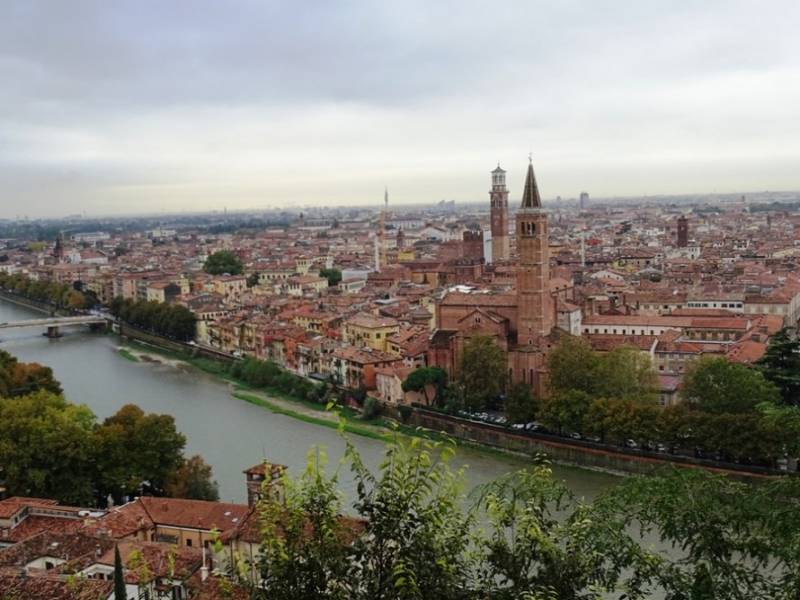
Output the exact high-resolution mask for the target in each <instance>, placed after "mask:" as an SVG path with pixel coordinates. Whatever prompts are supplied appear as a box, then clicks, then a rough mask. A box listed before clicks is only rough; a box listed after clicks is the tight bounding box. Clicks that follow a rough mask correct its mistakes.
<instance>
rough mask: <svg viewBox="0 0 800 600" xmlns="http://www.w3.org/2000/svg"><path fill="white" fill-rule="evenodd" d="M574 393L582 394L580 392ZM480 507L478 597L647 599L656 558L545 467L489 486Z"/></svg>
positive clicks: (621, 525) (607, 513)
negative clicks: (617, 595) (484, 528)
mask: <svg viewBox="0 0 800 600" xmlns="http://www.w3.org/2000/svg"><path fill="white" fill-rule="evenodd" d="M577 393H584V394H585V392H580V391H577ZM478 498H479V500H478V507H479V508H480V509H481V510H482V512H484V513H485V514H486V518H487V519H488V521H489V533H488V536H487V537H484V536H482V535H478V536H476V537H475V539H474V544H475V546H476V547H477V548H478V561H477V568H476V572H475V584H474V585H475V587H476V588H477V590H478V591H479V593H478V594H476V595H475V597H476V598H492V599H493V600H517V599H519V598H531V599H539V598H541V599H548V600H549V599H552V600H556V599H557V600H579V599H580V600H589V599H592V600H599V599H601V598H605V597H608V594H609V593H613V592H618V591H621V590H625V592H626V595H624V596H621V597H624V598H629V599H634V598H645V597H650V594H649V592H650V591H651V590H650V589H649V587H648V586H647V582H648V579H649V577H650V576H652V574H653V565H652V559H651V555H650V554H649V553H648V552H647V551H645V550H644V549H642V548H641V547H640V546H639V545H638V544H637V543H636V541H634V540H633V539H632V538H631V537H630V535H629V533H628V531H627V530H626V523H624V522H623V521H622V520H621V519H619V518H617V516H616V515H615V514H614V512H613V511H611V510H603V507H594V506H592V505H588V504H582V503H579V502H576V501H575V499H574V498H573V497H572V496H571V495H570V493H569V492H568V490H567V489H566V487H565V486H564V484H563V483H561V482H559V481H557V480H556V479H555V478H554V477H553V474H552V471H551V470H550V468H549V467H548V466H547V465H546V464H539V465H537V466H535V467H534V468H532V469H530V470H526V471H519V472H516V473H511V474H509V475H506V476H504V477H500V478H499V479H497V480H495V481H493V482H491V483H489V484H487V485H486V486H484V487H483V488H481V489H480V491H479V494H478Z"/></svg>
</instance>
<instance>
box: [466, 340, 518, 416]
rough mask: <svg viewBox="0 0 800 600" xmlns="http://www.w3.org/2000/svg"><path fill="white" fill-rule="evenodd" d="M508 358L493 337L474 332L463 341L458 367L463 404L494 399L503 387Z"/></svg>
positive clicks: (483, 404)
mask: <svg viewBox="0 0 800 600" xmlns="http://www.w3.org/2000/svg"><path fill="white" fill-rule="evenodd" d="M507 364H508V361H507V360H506V354H505V352H503V350H502V348H500V346H498V345H497V344H496V343H495V341H494V338H492V337H489V336H480V335H479V336H475V337H473V338H471V339H470V340H469V341H468V342H467V343H466V344H465V345H464V351H463V353H462V355H461V363H460V364H459V369H458V383H459V386H460V388H461V395H462V398H463V401H464V405H465V406H467V407H468V408H471V409H480V408H484V407H486V406H489V405H492V404H493V403H495V402H496V401H497V399H498V397H499V396H500V394H502V393H503V391H504V390H505V388H506V382H507V380H508V373H507V371H508V367H507Z"/></svg>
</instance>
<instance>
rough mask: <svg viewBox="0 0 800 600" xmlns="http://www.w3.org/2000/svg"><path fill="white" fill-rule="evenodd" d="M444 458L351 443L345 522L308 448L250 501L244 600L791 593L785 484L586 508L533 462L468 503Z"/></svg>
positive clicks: (613, 500) (665, 476)
mask: <svg viewBox="0 0 800 600" xmlns="http://www.w3.org/2000/svg"><path fill="white" fill-rule="evenodd" d="M618 402H627V401H624V400H618ZM452 452H453V446H452V445H451V444H450V443H449V442H439V443H434V442H430V441H422V440H419V439H415V440H407V439H395V440H394V441H392V442H391V443H389V444H388V445H387V448H386V453H385V455H384V460H383V461H382V462H381V465H380V466H379V468H378V470H377V472H373V471H371V470H369V469H368V468H367V467H366V466H365V465H364V463H363V461H362V460H361V457H360V456H359V455H358V453H357V452H355V450H354V449H353V448H352V446H350V445H349V444H348V452H347V455H348V457H349V462H350V469H351V470H352V472H353V474H354V476H355V480H356V501H355V503H354V505H353V509H354V511H355V514H354V515H353V516H352V517H344V516H342V512H343V510H345V509H344V506H343V501H342V496H341V494H340V492H339V491H338V477H339V472H338V470H337V472H336V474H334V475H333V476H328V475H327V474H326V473H325V470H324V463H325V458H324V454H323V453H320V452H319V451H315V450H312V451H311V452H310V453H309V460H308V467H307V468H306V470H305V471H304V472H303V473H301V474H300V475H298V476H296V477H291V476H289V475H286V476H285V479H284V481H285V485H286V488H285V489H286V498H285V499H284V500H280V499H275V498H272V497H270V498H267V499H265V500H264V501H262V503H261V504H260V506H259V511H260V515H261V518H262V523H264V526H263V527H262V536H263V539H262V554H261V561H260V563H259V565H258V571H259V575H260V577H259V579H260V581H262V582H263V588H260V589H253V590H252V593H253V594H254V596H253V597H255V598H264V599H266V598H270V600H284V599H285V600H288V599H289V598H311V597H313V598H320V599H337V600H338V599H344V598H348V599H351V598H352V599H354V600H367V599H370V600H372V599H379V600H400V599H405V598H413V599H419V600H428V599H430V600H433V599H440V598H443V599H445V600H447V599H453V600H456V599H458V600H484V599H487V598H492V599H493V600H494V599H499V600H517V599H520V598H534V599H539V598H542V599H548V600H549V599H559V600H561V599H567V600H600V599H601V598H607V597H619V598H622V597H624V598H627V599H628V600H644V599H646V598H652V597H656V596H657V597H665V598H669V599H673V600H678V599H686V600H694V599H696V600H701V599H702V600H705V599H706V598H709V599H711V598H771V599H773V598H774V599H777V600H790V599H794V598H796V597H797V593H798V590H800V556H798V554H797V551H796V549H797V547H798V545H800V515H798V511H797V510H795V504H796V502H797V499H798V498H800V483H798V481H797V480H796V479H795V478H788V477H787V478H780V479H776V480H773V481H770V482H766V483H764V484H761V485H751V484H744V483H739V482H736V481H734V480H732V479H729V478H725V477H723V476H719V475H712V474H708V473H706V472H703V471H695V470H689V469H666V470H663V471H661V472H658V473H656V474H654V475H650V476H646V477H631V478H629V479H626V480H625V481H623V482H620V484H619V485H617V486H613V487H611V488H609V489H608V490H606V491H605V492H603V493H602V494H601V496H600V497H599V498H597V499H595V500H594V501H593V502H586V501H583V500H580V499H578V498H575V497H574V496H573V495H572V494H571V493H570V492H569V491H568V490H567V489H566V487H565V486H564V484H563V483H562V482H560V481H559V480H558V479H557V478H555V477H554V475H553V473H552V470H551V469H550V467H549V466H548V465H547V464H546V463H545V462H544V461H542V460H541V459H536V460H535V461H534V464H533V465H532V466H531V467H530V468H528V469H525V470H522V471H518V472H515V473H511V474H508V475H505V476H503V477H500V478H499V479H497V480H495V481H493V482H490V483H487V484H484V485H483V486H480V487H478V488H477V489H476V490H474V491H473V492H472V493H471V494H469V495H468V496H467V495H465V493H464V491H463V487H462V485H463V472H461V471H453V470H452V469H451V468H450V466H449V464H450V459H451V457H452ZM479 521H480V523H481V526H480V527H476V526H475V525H476V524H477V523H478V522H479ZM639 528H641V529H642V530H643V532H644V535H645V536H648V537H643V536H641V535H640V534H639ZM653 538H655V539H659V540H661V543H657V544H654V543H653V541H652V540H653ZM671 548H677V549H679V550H677V551H676V550H674V549H671Z"/></svg>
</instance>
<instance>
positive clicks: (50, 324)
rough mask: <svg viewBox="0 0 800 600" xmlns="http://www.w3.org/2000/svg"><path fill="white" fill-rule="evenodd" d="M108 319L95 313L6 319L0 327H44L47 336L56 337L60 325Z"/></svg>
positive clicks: (101, 323) (104, 322)
mask: <svg viewBox="0 0 800 600" xmlns="http://www.w3.org/2000/svg"><path fill="white" fill-rule="evenodd" d="M107 323H108V319H107V318H106V317H103V316H97V315H79V316H74V317H47V318H44V319H26V320H24V321H8V322H4V323H0V329H14V328H22V327H44V328H45V329H46V330H47V333H46V335H47V337H51V338H56V337H59V336H60V335H61V329H60V328H61V327H68V326H70V325H89V326H90V327H97V326H99V325H106V324H107Z"/></svg>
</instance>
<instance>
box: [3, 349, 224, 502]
mask: <svg viewBox="0 0 800 600" xmlns="http://www.w3.org/2000/svg"><path fill="white" fill-rule="evenodd" d="M9 371H11V373H12V376H11V377H10V378H9V377H5V376H3V377H2V381H0V383H2V385H4V386H5V387H4V388H3V389H2V390H0V465H2V466H3V467H4V472H5V479H6V487H7V488H8V492H9V493H10V494H12V495H18V496H37V497H43V498H55V499H57V500H59V501H61V502H64V503H67V504H72V505H94V504H97V503H102V502H103V501H104V500H105V499H106V496H107V495H108V494H111V495H112V496H113V497H114V499H115V500H116V501H120V500H122V499H123V497H124V496H126V495H133V494H140V493H142V492H143V491H145V492H148V493H151V494H156V495H164V494H175V495H178V494H180V495H186V496H189V497H204V498H213V497H215V495H216V484H215V482H213V480H212V477H211V468H210V467H209V466H208V465H206V464H205V463H204V462H203V461H202V459H201V458H200V457H192V458H190V459H188V460H186V459H185V458H184V456H183V449H184V447H185V445H186V438H185V437H184V436H183V434H181V433H179V432H178V431H177V429H176V428H175V421H174V419H173V418H172V417H171V416H168V415H156V414H146V413H145V412H144V411H142V410H141V409H140V408H139V407H137V406H135V405H126V406H123V407H122V408H121V409H120V410H119V411H118V412H117V413H116V414H114V415H112V416H111V417H109V418H108V419H106V420H105V421H104V422H103V423H98V422H97V419H96V417H95V415H94V414H93V413H92V411H91V410H90V409H89V408H87V407H86V406H84V405H76V404H71V403H69V402H68V401H67V400H65V399H64V397H63V396H62V395H60V393H56V392H60V391H61V386H60V384H59V382H58V381H56V380H55V378H53V376H52V372H51V371H50V369H48V368H46V367H42V366H41V365H37V364H36V363H21V362H19V361H18V360H17V359H16V358H15V357H13V356H11V355H10V354H8V353H7V352H3V351H0V375H2V374H3V373H8V372H9ZM14 373H22V374H23V375H24V376H23V377H19V376H17V375H13V374H14ZM34 375H35V376H34ZM8 381H10V382H11V386H10V387H9V386H8V385H7V382H8ZM20 382H21V383H20ZM19 385H22V386H23V387H18V386H19ZM17 392H19V393H17Z"/></svg>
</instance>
